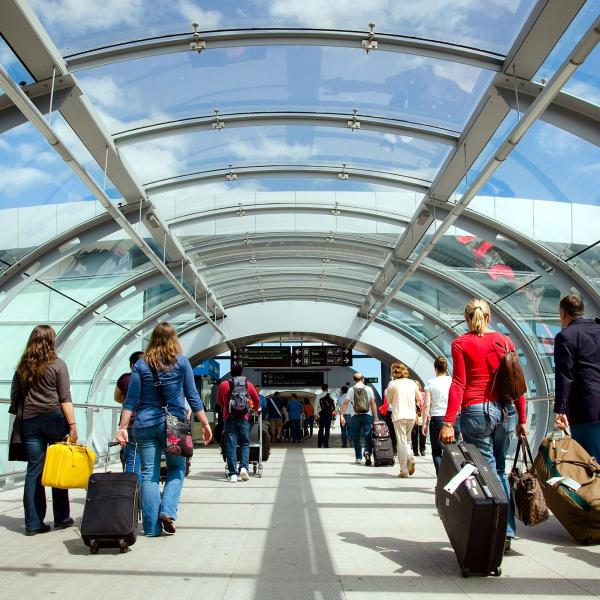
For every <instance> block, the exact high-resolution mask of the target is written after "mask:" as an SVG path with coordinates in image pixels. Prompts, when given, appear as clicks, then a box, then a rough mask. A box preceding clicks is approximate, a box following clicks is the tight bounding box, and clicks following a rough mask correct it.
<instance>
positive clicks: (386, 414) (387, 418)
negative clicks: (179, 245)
mask: <svg viewBox="0 0 600 600" xmlns="http://www.w3.org/2000/svg"><path fill="white" fill-rule="evenodd" d="M383 405H384V406H385V407H386V409H385V412H384V414H383V415H382V416H383V419H384V421H385V424H386V425H387V428H388V431H389V432H390V438H391V440H392V448H393V449H394V454H396V453H397V452H398V439H397V438H396V428H395V427H394V421H393V419H392V405H391V404H390V403H389V402H387V399H386V398H385V396H384V401H383ZM380 410H381V408H380Z"/></svg>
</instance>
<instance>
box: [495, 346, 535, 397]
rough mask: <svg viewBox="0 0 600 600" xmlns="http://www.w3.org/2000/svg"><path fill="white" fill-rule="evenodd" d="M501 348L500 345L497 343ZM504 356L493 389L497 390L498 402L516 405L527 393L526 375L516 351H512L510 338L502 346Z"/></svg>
mask: <svg viewBox="0 0 600 600" xmlns="http://www.w3.org/2000/svg"><path fill="white" fill-rule="evenodd" d="M497 345H498V346H500V344H499V343H497ZM500 348H501V350H502V354H501V356H500V363H499V365H498V369H496V373H495V375H494V382H493V384H492V389H495V390H496V395H497V397H498V402H500V403H501V404H514V403H515V402H516V401H517V400H518V399H519V398H520V397H521V396H522V395H523V394H524V393H525V392H526V391H527V384H526V383H525V373H523V367H522V366H521V362H520V361H519V355H518V354H517V351H516V350H511V349H510V346H509V345H508V338H506V337H505V338H504V346H500Z"/></svg>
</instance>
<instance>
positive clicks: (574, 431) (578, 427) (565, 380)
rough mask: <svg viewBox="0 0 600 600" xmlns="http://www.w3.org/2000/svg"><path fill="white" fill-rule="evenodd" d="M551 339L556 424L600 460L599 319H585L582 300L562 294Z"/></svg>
mask: <svg viewBox="0 0 600 600" xmlns="http://www.w3.org/2000/svg"><path fill="white" fill-rule="evenodd" d="M559 314H560V322H561V324H562V326H563V329H562V331H560V332H559V333H557V334H556V337H555V338H554V367H555V370H556V392H555V399H554V412H555V413H556V417H555V423H556V426H557V427H558V428H561V429H564V428H567V427H569V428H570V430H571V435H572V436H573V439H574V440H576V441H577V442H579V443H580V444H581V445H582V446H583V447H584V448H585V450H586V451H587V452H588V454H590V455H591V456H593V457H595V458H596V461H600V319H585V318H584V316H583V315H584V305H583V300H581V298H579V297H578V296H574V295H571V296H565V297H564V298H562V299H561V301H560V305H559Z"/></svg>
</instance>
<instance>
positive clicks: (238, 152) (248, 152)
mask: <svg viewBox="0 0 600 600" xmlns="http://www.w3.org/2000/svg"><path fill="white" fill-rule="evenodd" d="M229 149H230V150H231V152H232V154H234V155H235V156H236V157H237V158H244V159H247V158H248V157H249V156H251V157H252V159H253V160H257V161H265V162H269V161H278V160H285V161H299V162H301V161H305V160H307V159H308V158H310V157H311V156H314V155H315V154H316V150H315V148H313V147H312V146H309V145H306V144H287V143H285V142H280V141H278V140H273V139H270V138H267V137H263V138H261V139H260V140H259V141H258V142H255V141H252V142H249V141H246V140H238V141H234V142H232V143H231V144H230V146H229Z"/></svg>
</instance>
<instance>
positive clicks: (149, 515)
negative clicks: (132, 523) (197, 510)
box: [135, 423, 185, 537]
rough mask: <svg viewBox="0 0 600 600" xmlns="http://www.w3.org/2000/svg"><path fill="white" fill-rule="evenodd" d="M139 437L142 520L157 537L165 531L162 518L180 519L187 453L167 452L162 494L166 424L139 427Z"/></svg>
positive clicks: (152, 534)
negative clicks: (162, 465) (180, 454)
mask: <svg viewBox="0 0 600 600" xmlns="http://www.w3.org/2000/svg"><path fill="white" fill-rule="evenodd" d="M135 439H136V441H137V450H138V454H139V455H140V463H141V471H142V523H143V525H144V533H145V534H146V535H147V536H149V537H153V536H157V535H160V534H161V532H162V525H161V523H160V517H161V516H163V515H164V516H166V517H171V518H172V519H173V520H175V519H176V518H177V506H178V505H179V497H180V495H181V488H182V487H183V479H184V477H185V456H178V455H176V454H167V455H166V458H167V479H166V481H165V487H164V489H163V493H162V498H161V495H160V486H159V483H160V458H161V455H162V451H163V450H164V448H165V445H166V426H165V424H164V423H161V424H159V425H150V426H149V427H139V428H138V427H136V428H135Z"/></svg>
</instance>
